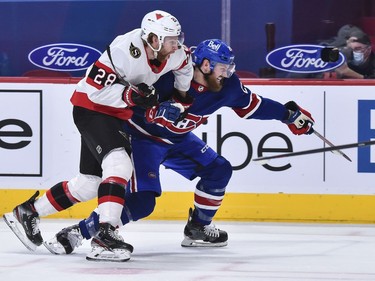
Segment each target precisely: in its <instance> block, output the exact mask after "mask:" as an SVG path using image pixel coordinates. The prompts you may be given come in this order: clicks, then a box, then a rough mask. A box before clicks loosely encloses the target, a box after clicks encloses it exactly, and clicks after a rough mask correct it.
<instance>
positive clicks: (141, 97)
mask: <svg viewBox="0 0 375 281" xmlns="http://www.w3.org/2000/svg"><path fill="white" fill-rule="evenodd" d="M122 97H123V100H124V102H125V103H126V104H127V105H128V106H136V105H137V106H140V107H143V108H149V107H152V106H155V105H157V104H158V96H157V94H156V90H155V88H154V87H153V86H147V85H146V84H145V83H141V84H138V85H137V86H133V85H131V86H126V87H125V89H124V92H123V94H122Z"/></svg>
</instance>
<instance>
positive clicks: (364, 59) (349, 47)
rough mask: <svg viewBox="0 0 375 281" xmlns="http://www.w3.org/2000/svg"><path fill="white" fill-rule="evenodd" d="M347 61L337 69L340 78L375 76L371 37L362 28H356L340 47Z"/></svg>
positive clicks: (374, 56) (374, 57)
mask: <svg viewBox="0 0 375 281" xmlns="http://www.w3.org/2000/svg"><path fill="white" fill-rule="evenodd" d="M340 51H341V52H342V53H343V54H344V56H345V58H346V62H345V63H344V64H343V65H342V66H340V67H338V68H337V69H336V73H337V74H338V77H340V78H354V79H363V78H375V55H374V53H373V51H372V49H371V41H370V37H369V36H368V35H367V34H366V33H364V32H363V31H361V30H354V31H352V32H351V33H350V34H349V37H348V39H347V40H346V46H345V47H343V48H340Z"/></svg>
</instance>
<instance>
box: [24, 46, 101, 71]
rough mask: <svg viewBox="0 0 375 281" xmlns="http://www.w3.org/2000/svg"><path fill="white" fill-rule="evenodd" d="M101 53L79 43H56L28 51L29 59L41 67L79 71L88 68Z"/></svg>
mask: <svg viewBox="0 0 375 281" xmlns="http://www.w3.org/2000/svg"><path fill="white" fill-rule="evenodd" d="M100 55H101V52H99V51H98V50H96V49H94V48H92V47H89V46H85V45H80V44H73V43H57V44H50V45H45V46H41V47H39V48H36V49H34V50H32V51H31V52H30V53H29V56H28V57H29V61H30V62H31V63H32V64H34V65H36V66H38V67H41V68H44V69H49V70H59V71H79V70H84V69H86V68H88V67H89V66H90V65H91V64H92V63H93V62H95V61H96V60H97V59H98V58H99V57H100Z"/></svg>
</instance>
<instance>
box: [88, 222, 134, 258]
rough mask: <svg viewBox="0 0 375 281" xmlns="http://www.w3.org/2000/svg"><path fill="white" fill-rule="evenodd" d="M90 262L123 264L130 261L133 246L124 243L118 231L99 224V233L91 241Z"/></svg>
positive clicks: (107, 225) (104, 224)
mask: <svg viewBox="0 0 375 281" xmlns="http://www.w3.org/2000/svg"><path fill="white" fill-rule="evenodd" d="M91 247H92V250H91V253H89V254H88V255H87V256H86V259H87V260H90V261H110V262H125V261H128V260H129V259H130V255H131V253H132V252H133V246H132V245H130V244H127V243H125V242H124V239H123V238H122V237H121V236H120V235H119V234H118V231H117V230H116V229H115V227H113V226H112V225H110V224H109V223H101V224H100V227H99V232H98V234H97V235H95V237H93V238H92V240H91Z"/></svg>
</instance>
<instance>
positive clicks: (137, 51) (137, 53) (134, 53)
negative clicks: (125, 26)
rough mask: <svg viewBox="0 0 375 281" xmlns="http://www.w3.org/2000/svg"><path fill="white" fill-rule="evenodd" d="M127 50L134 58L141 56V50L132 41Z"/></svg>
mask: <svg viewBox="0 0 375 281" xmlns="http://www.w3.org/2000/svg"><path fill="white" fill-rule="evenodd" d="M129 51H130V55H131V56H132V57H133V58H135V59H137V58H139V57H140V56H141V50H140V49H139V48H138V47H135V46H134V45H133V43H130V47H129Z"/></svg>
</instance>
